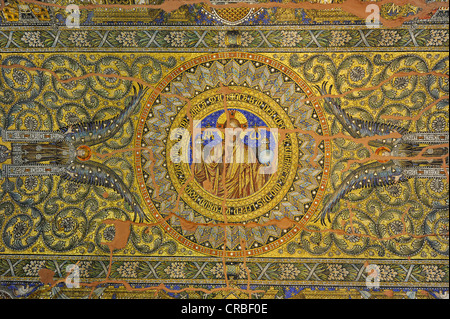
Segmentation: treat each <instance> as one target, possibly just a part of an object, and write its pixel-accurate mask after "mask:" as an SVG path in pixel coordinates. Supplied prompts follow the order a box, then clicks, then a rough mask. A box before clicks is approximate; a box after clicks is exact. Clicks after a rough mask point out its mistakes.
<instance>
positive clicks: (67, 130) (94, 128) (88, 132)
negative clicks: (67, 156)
mask: <svg viewBox="0 0 450 319" xmlns="http://www.w3.org/2000/svg"><path fill="white" fill-rule="evenodd" d="M138 87H139V91H136V87H135V86H133V90H134V95H133V97H132V99H131V101H130V103H129V104H128V106H127V107H126V108H125V109H124V110H123V111H122V112H121V113H120V114H119V115H117V116H115V117H113V118H111V119H108V120H104V121H96V122H85V123H78V124H75V125H72V126H66V127H62V128H60V129H59V131H60V132H62V133H64V135H65V140H66V142H68V143H70V144H73V145H75V146H77V145H87V146H92V145H96V144H99V143H102V142H104V141H107V140H108V139H110V138H111V137H113V136H114V135H115V134H116V133H117V132H118V131H119V130H120V128H121V127H122V126H123V125H124V124H125V123H126V121H127V120H128V119H129V118H130V116H131V114H132V113H133V111H134V110H135V108H136V106H137V105H138V104H139V103H140V101H141V99H142V97H143V96H144V94H145V92H146V91H147V90H148V87H147V88H145V89H144V88H143V86H142V85H141V84H138Z"/></svg>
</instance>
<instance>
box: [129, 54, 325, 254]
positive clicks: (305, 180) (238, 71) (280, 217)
mask: <svg viewBox="0 0 450 319" xmlns="http://www.w3.org/2000/svg"><path fill="white" fill-rule="evenodd" d="M311 96H312V92H311V90H310V89H309V88H308V87H307V85H306V84H305V83H304V82H303V81H302V79H301V78H300V77H299V76H298V75H297V74H296V73H294V72H293V71H292V70H290V69H289V68H287V67H286V66H285V65H283V64H281V63H279V62H277V61H275V60H273V59H271V58H268V57H265V56H261V55H255V54H246V53H221V54H212V55H207V56H203V57H200V58H197V59H194V60H191V61H188V62H186V63H184V64H182V65H180V66H179V67H178V68H177V69H176V70H174V71H173V72H172V73H170V74H169V75H168V76H167V77H166V78H165V79H164V80H162V81H161V82H160V83H159V85H158V87H157V88H156V89H155V90H154V91H153V93H152V95H151V96H150V98H149V100H148V101H147V103H146V105H145V106H144V108H143V110H142V113H141V116H140V120H139V125H138V128H137V134H136V140H135V146H136V149H140V151H136V152H135V155H136V157H135V158H136V162H135V164H136V173H137V179H138V182H139V185H140V190H141V193H142V195H143V198H144V200H145V204H146V205H147V207H148V209H149V210H150V212H151V213H152V214H153V216H154V217H155V219H156V220H157V221H159V222H160V223H161V227H163V228H164V229H165V230H166V232H168V233H169V234H170V235H172V236H173V237H174V238H175V239H176V240H178V241H179V242H180V243H182V244H183V245H186V246H188V247H189V248H192V249H194V250H197V251H199V252H202V253H207V254H211V255H222V254H226V255H227V256H230V257H233V256H235V257H238V256H243V255H244V254H245V255H256V254H260V253H264V252H267V251H269V250H272V249H274V248H276V247H278V246H280V245H282V244H284V243H286V242H287V241H288V240H289V239H291V238H292V237H293V236H295V234H296V233H297V232H298V231H299V229H300V228H301V227H302V225H303V224H304V223H306V221H307V220H308V219H309V218H310V217H311V216H312V215H313V214H314V213H315V211H316V209H317V207H318V205H319V202H320V200H321V198H322V196H323V192H324V189H325V185H326V181H327V179H328V170H329V158H330V148H331V146H330V144H329V142H328V141H327V140H326V139H323V138H322V139H320V138H319V139H318V138H317V137H321V136H323V135H327V134H328V127H327V125H326V121H325V118H324V115H323V111H322V110H321V108H320V106H319V104H318V103H317V102H309V101H304V99H306V98H308V97H311ZM286 221H289V222H288V223H286Z"/></svg>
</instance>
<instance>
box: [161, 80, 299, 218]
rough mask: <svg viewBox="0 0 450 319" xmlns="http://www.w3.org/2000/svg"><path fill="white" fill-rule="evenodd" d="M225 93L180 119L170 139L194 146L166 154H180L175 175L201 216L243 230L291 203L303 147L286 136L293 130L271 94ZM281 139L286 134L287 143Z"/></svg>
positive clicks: (209, 96) (212, 93) (210, 94)
mask: <svg viewBox="0 0 450 319" xmlns="http://www.w3.org/2000/svg"><path fill="white" fill-rule="evenodd" d="M221 91H222V89H221V88H220V87H219V88H212V89H210V90H207V91H205V92H203V93H200V94H198V95H197V96H196V97H195V98H193V99H192V100H191V101H190V103H189V104H188V105H185V107H184V108H183V109H182V110H180V112H179V113H178V114H177V116H176V117H175V119H174V121H173V123H172V126H171V128H170V134H169V135H171V136H172V137H174V136H176V134H178V133H181V132H185V137H187V138H180V137H179V136H176V137H178V138H176V139H172V140H169V141H168V143H167V147H166V154H169V155H170V153H171V151H172V152H173V151H174V150H176V154H172V155H174V156H175V157H174V159H173V160H172V162H174V163H173V164H172V165H168V171H169V175H170V179H171V181H172V183H173V185H174V187H175V188H176V189H181V188H183V192H181V194H180V195H181V198H182V199H183V200H184V202H185V203H186V204H187V205H189V206H190V207H191V208H193V209H194V210H195V211H197V212H199V213H200V214H201V215H203V216H207V217H209V218H211V219H215V220H218V221H222V222H225V221H227V222H243V221H247V220H251V219H254V218H256V217H258V216H261V215H263V214H265V213H266V212H268V211H270V210H271V209H272V208H273V207H275V206H276V205H277V204H278V203H279V202H280V200H281V199H282V198H283V197H284V196H285V195H286V192H287V191H288V189H289V187H290V185H291V184H292V181H293V179H294V177H295V174H296V171H297V168H298V167H297V166H298V164H297V163H298V140H297V136H296V134H295V133H287V134H286V133H285V132H286V131H288V130H291V131H292V130H293V129H294V126H293V124H292V123H291V121H290V119H289V117H288V116H287V114H286V113H285V112H284V111H283V109H282V108H281V107H280V106H279V105H278V104H277V103H276V102H275V101H274V100H272V99H271V98H270V97H269V96H267V95H266V94H264V93H262V92H259V91H257V90H255V89H251V88H248V87H238V86H228V87H227V91H228V93H226V94H225V93H221ZM180 129H181V131H180ZM279 132H284V133H285V134H284V138H283V140H279ZM180 135H181V134H180ZM192 145H195V147H193V146H192ZM183 151H184V153H185V161H184V163H183V161H181V158H180V156H181V154H180V153H181V152H183ZM188 152H189V153H188ZM267 153H272V157H273V158H271V159H270V160H268V159H267V157H268V154H267ZM275 155H276V158H275ZM269 157H270V155H269ZM169 161H170V160H169ZM281 163H283V165H279V164H281Z"/></svg>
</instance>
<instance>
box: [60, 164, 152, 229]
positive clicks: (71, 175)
mask: <svg viewBox="0 0 450 319" xmlns="http://www.w3.org/2000/svg"><path fill="white" fill-rule="evenodd" d="M61 177H62V178H64V179H66V180H69V181H72V182H76V183H83V184H90V185H97V186H104V187H108V188H111V189H113V190H115V191H116V192H117V193H118V194H119V195H120V196H122V198H123V199H124V200H125V201H126V202H127V203H128V204H129V205H130V206H131V209H132V210H133V212H134V219H133V221H135V220H136V217H137V216H139V222H143V221H144V220H148V217H147V216H146V215H145V213H144V211H143V210H142V208H141V206H140V205H139V203H138V202H137V201H136V198H135V197H134V195H133V194H132V193H131V192H130V190H129V188H128V187H127V185H125V183H124V182H123V180H122V178H121V177H120V176H119V175H117V174H116V173H115V172H114V171H113V170H112V169H111V168H109V167H107V166H105V165H103V164H100V163H97V162H94V161H89V162H86V163H79V162H77V161H74V162H73V163H71V164H70V165H69V166H68V167H67V169H66V172H65V173H64V174H62V175H61Z"/></svg>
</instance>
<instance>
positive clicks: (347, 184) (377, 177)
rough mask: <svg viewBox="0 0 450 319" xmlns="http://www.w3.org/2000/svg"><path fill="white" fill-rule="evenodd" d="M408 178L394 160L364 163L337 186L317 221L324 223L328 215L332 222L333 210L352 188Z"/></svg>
mask: <svg viewBox="0 0 450 319" xmlns="http://www.w3.org/2000/svg"><path fill="white" fill-rule="evenodd" d="M407 179H408V176H406V175H405V174H403V169H402V167H401V166H399V165H397V164H396V163H395V162H394V161H392V160H391V161H389V162H387V163H378V162H375V163H370V164H366V165H363V166H361V167H359V168H357V169H355V170H354V171H352V172H351V173H350V174H349V175H348V176H347V177H346V178H345V179H344V181H343V182H342V183H341V184H340V185H339V186H338V187H337V189H336V190H335V191H334V193H333V195H332V196H331V197H330V198H329V200H328V201H327V202H326V203H325V205H324V208H323V210H322V213H321V215H319V216H318V217H317V219H316V221H317V220H318V219H319V218H320V219H321V223H322V224H323V225H324V224H325V217H327V218H328V221H329V222H331V219H330V213H331V210H332V209H333V207H334V206H335V205H336V204H337V203H338V202H339V201H340V200H341V199H342V198H343V197H344V196H345V195H346V194H347V193H349V192H351V191H352V190H355V189H360V188H365V187H378V186H386V185H391V184H396V183H400V182H404V181H406V180H407Z"/></svg>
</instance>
